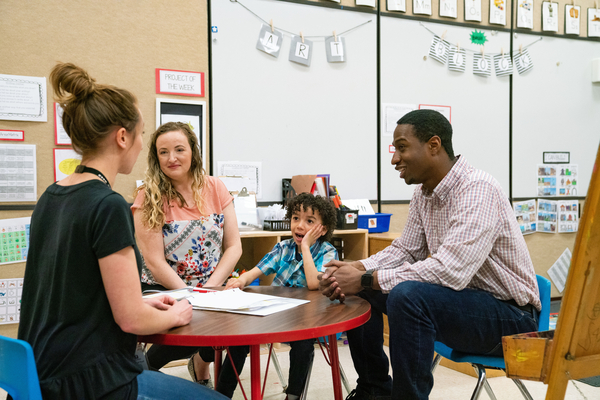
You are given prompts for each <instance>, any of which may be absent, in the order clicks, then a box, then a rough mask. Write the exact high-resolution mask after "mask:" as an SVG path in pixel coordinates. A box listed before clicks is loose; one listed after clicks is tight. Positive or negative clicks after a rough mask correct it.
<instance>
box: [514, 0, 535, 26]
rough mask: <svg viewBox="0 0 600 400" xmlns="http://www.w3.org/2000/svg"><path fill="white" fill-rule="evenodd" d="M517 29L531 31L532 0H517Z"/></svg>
mask: <svg viewBox="0 0 600 400" xmlns="http://www.w3.org/2000/svg"><path fill="white" fill-rule="evenodd" d="M517 28H528V29H533V0H518V6H517Z"/></svg>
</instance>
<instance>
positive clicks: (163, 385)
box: [137, 371, 227, 400]
mask: <svg viewBox="0 0 600 400" xmlns="http://www.w3.org/2000/svg"><path fill="white" fill-rule="evenodd" d="M137 384H138V397H137V398H138V400H158V399H161V400H167V399H178V400H187V399H189V400H192V399H193V400H196V399H203V400H220V399H227V397H225V396H223V395H222V394H221V393H218V392H215V391H214V390H211V389H209V388H207V387H206V386H202V385H199V384H197V383H194V382H191V381H186V380H185V379H181V378H178V377H176V376H171V375H167V374H163V373H160V372H156V371H144V372H142V373H141V374H139V375H138V376H137Z"/></svg>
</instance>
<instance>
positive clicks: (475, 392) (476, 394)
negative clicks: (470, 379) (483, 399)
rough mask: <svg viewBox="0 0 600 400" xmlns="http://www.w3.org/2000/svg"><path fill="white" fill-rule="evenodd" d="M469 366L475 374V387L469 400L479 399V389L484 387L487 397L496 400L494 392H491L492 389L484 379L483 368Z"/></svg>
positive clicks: (473, 365) (475, 365) (474, 365)
mask: <svg viewBox="0 0 600 400" xmlns="http://www.w3.org/2000/svg"><path fill="white" fill-rule="evenodd" d="M471 366H472V367H473V369H474V370H475V372H476V373H477V376H478V378H477V385H475V390H473V395H472V396H471V400H477V399H479V395H480V394H481V388H482V387H485V390H486V392H487V394H488V396H490V399H492V400H496V396H495V395H494V392H493V391H492V388H491V387H490V384H489V383H488V381H487V378H486V376H485V375H486V374H485V368H484V367H482V366H481V365H477V364H471Z"/></svg>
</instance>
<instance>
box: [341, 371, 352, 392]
mask: <svg viewBox="0 0 600 400" xmlns="http://www.w3.org/2000/svg"><path fill="white" fill-rule="evenodd" d="M340 377H341V378H342V383H343V384H344V389H346V394H350V392H351V391H352V388H351V387H350V383H349V382H348V378H346V373H344V368H342V364H340Z"/></svg>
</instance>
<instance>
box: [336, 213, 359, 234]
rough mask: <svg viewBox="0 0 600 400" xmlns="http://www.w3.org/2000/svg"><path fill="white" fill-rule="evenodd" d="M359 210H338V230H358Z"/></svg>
mask: <svg viewBox="0 0 600 400" xmlns="http://www.w3.org/2000/svg"><path fill="white" fill-rule="evenodd" d="M357 228H358V210H348V209H338V210H337V229H357Z"/></svg>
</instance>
